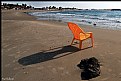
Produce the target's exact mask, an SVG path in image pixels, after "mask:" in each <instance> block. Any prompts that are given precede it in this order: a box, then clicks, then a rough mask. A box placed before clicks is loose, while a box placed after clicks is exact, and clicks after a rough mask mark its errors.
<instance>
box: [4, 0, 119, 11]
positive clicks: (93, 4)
mask: <svg viewBox="0 0 121 81" xmlns="http://www.w3.org/2000/svg"><path fill="white" fill-rule="evenodd" d="M2 3H10V4H17V3H18V4H27V5H31V6H33V7H35V8H41V7H49V6H55V7H63V8H67V7H70V8H73V7H74V8H78V9H121V1H2Z"/></svg>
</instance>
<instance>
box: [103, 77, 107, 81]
mask: <svg viewBox="0 0 121 81" xmlns="http://www.w3.org/2000/svg"><path fill="white" fill-rule="evenodd" d="M107 79H109V78H108V77H107V78H103V79H101V81H106V80H107Z"/></svg>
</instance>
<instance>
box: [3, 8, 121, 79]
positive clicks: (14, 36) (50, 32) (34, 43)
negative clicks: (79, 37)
mask: <svg viewBox="0 0 121 81" xmlns="http://www.w3.org/2000/svg"><path fill="white" fill-rule="evenodd" d="M30 11H31V10H28V11H27V10H2V12H1V14H2V15H1V16H2V20H1V22H2V25H1V27H2V28H1V31H2V32H1V38H2V41H1V47H2V48H1V49H2V50H1V51H2V53H1V56H2V57H1V58H2V81H88V80H82V79H81V70H80V69H79V68H78V67H77V64H79V62H80V61H81V60H82V59H85V58H90V57H96V58H97V59H98V60H99V61H100V63H101V65H102V66H101V74H100V76H98V77H96V78H92V79H91V80H90V81H121V30H111V29H100V28H94V27H90V26H86V25H79V26H80V27H81V28H82V29H83V30H84V31H86V32H93V35H94V47H93V48H92V47H91V48H89V46H91V41H90V39H88V40H85V41H83V47H82V50H79V48H78V47H79V44H78V41H77V43H76V41H75V43H74V44H73V46H69V45H70V43H71V41H72V38H73V35H72V33H71V31H70V30H69V28H68V25H67V23H64V22H58V21H47V20H46V21H44V20H43V21H42V20H36V18H35V17H33V16H30V15H27V14H25V13H23V12H30Z"/></svg>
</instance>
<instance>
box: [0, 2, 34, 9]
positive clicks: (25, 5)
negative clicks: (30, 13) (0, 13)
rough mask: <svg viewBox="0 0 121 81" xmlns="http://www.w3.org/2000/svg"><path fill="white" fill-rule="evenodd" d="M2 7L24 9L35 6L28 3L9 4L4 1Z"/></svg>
mask: <svg viewBox="0 0 121 81" xmlns="http://www.w3.org/2000/svg"><path fill="white" fill-rule="evenodd" d="M1 9H15V10H23V9H34V7H32V6H27V4H22V5H18V4H7V3H3V4H2V5H1Z"/></svg>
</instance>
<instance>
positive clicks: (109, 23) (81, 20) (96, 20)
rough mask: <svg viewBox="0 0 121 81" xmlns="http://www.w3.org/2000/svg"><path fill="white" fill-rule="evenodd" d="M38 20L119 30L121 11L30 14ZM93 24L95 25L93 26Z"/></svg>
mask: <svg viewBox="0 0 121 81" xmlns="http://www.w3.org/2000/svg"><path fill="white" fill-rule="evenodd" d="M29 14H30V15H33V16H36V17H37V19H38V20H57V21H63V22H74V23H77V24H84V25H92V26H93V27H101V28H111V29H121V11H111V10H73V11H72V10H71V11H50V12H30V13H29ZM94 24H96V25H95V26H94Z"/></svg>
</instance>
